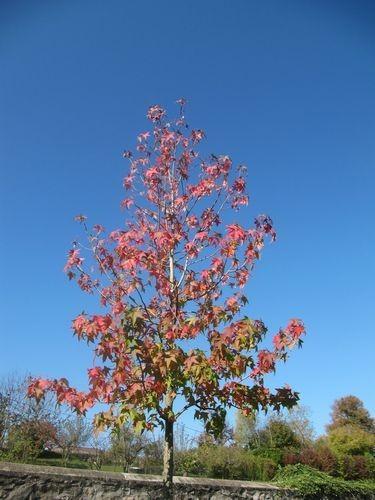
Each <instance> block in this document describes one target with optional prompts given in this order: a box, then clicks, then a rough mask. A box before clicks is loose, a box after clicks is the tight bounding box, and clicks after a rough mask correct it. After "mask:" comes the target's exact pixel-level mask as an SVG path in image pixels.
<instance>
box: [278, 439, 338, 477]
mask: <svg viewBox="0 0 375 500" xmlns="http://www.w3.org/2000/svg"><path fill="white" fill-rule="evenodd" d="M296 464H303V465H309V466H310V467H313V468H314V469H318V470H320V471H322V472H327V474H331V475H337V474H338V470H339V464H338V460H337V457H336V456H335V455H334V453H333V452H332V451H331V450H330V449H329V448H328V446H319V447H315V448H314V447H308V448H305V449H304V450H301V451H300V452H286V453H284V456H283V465H296Z"/></svg>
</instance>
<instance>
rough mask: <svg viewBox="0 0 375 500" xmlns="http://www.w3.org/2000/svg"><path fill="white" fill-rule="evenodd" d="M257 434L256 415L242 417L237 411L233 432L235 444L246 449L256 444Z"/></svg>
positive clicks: (253, 413)
mask: <svg viewBox="0 0 375 500" xmlns="http://www.w3.org/2000/svg"><path fill="white" fill-rule="evenodd" d="M257 434H258V421H257V415H256V413H255V412H252V413H250V414H249V415H244V414H243V413H242V412H240V411H237V412H236V420H235V425H234V432H233V437H234V441H235V443H236V444H237V445H238V446H240V447H242V448H248V447H250V446H251V445H254V444H255V443H256V441H257Z"/></svg>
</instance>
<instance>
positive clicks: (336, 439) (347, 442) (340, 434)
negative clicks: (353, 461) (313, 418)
mask: <svg viewBox="0 0 375 500" xmlns="http://www.w3.org/2000/svg"><path fill="white" fill-rule="evenodd" d="M328 443H329V446H330V447H331V448H332V450H333V451H335V452H336V453H337V454H339V455H364V454H365V453H370V454H374V451H375V435H374V434H371V433H370V432H366V431H365V430H363V429H362V428H361V427H358V426H356V425H350V424H348V425H343V426H341V427H336V428H335V429H333V430H331V431H330V433H329V434H328Z"/></svg>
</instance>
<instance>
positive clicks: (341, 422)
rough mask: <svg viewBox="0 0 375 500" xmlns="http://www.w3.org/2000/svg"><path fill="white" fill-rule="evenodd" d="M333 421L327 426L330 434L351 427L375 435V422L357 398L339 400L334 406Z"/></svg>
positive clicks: (346, 397)
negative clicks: (341, 428) (338, 429)
mask: <svg viewBox="0 0 375 500" xmlns="http://www.w3.org/2000/svg"><path fill="white" fill-rule="evenodd" d="M331 419H332V421H331V423H330V424H329V425H327V430H328V432H331V431H333V430H335V429H337V428H339V427H343V426H347V425H350V426H356V427H359V428H361V429H362V430H364V431H366V432H370V433H372V434H375V421H374V419H373V418H372V417H371V415H370V413H369V411H368V410H367V409H366V408H365V407H364V404H363V402H362V401H361V400H360V399H359V398H357V397H356V396H345V397H343V398H340V399H337V400H336V401H335V402H334V403H333V406H332V413H331Z"/></svg>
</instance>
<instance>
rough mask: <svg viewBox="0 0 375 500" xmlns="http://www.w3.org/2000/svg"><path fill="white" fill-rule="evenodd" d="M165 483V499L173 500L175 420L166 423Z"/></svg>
mask: <svg viewBox="0 0 375 500" xmlns="http://www.w3.org/2000/svg"><path fill="white" fill-rule="evenodd" d="M163 458H164V464H163V482H164V487H165V495H166V496H165V498H166V499H172V498H173V420H169V419H168V420H166V421H165V434H164V457H163Z"/></svg>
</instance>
